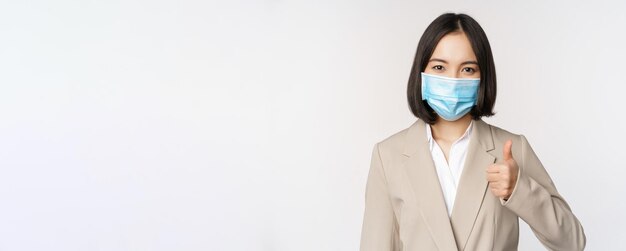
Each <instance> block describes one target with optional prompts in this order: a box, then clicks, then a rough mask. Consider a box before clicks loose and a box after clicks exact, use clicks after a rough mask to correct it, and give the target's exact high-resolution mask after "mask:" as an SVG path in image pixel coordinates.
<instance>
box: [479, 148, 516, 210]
mask: <svg viewBox="0 0 626 251" xmlns="http://www.w3.org/2000/svg"><path fill="white" fill-rule="evenodd" d="M512 146H513V141H511V140H510V139H509V140H507V141H506V143H504V149H503V156H504V158H503V160H502V161H500V162H497V163H494V164H491V165H489V167H488V168H487V181H489V189H490V190H491V192H492V193H493V195H495V196H496V197H499V198H502V199H503V200H507V199H509V197H510V196H511V193H513V189H514V188H515V183H516V182H517V171H518V170H519V167H518V166H517V163H516V162H515V160H514V159H513V154H512V153H511V147H512Z"/></svg>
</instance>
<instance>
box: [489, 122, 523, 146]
mask: <svg viewBox="0 0 626 251" xmlns="http://www.w3.org/2000/svg"><path fill="white" fill-rule="evenodd" d="M485 124H487V125H488V126H489V128H490V131H491V136H492V137H493V140H494V143H498V142H506V141H507V140H509V139H511V140H513V141H515V140H519V139H520V138H521V137H522V135H521V134H517V133H513V132H511V131H509V130H506V129H502V128H500V127H498V126H495V125H492V124H489V123H487V122H485Z"/></svg>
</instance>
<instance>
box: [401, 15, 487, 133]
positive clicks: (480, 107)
mask: <svg viewBox="0 0 626 251" xmlns="http://www.w3.org/2000/svg"><path fill="white" fill-rule="evenodd" d="M459 31H460V32H463V33H465V35H466V36H467V38H468V39H469V41H470V44H471V45H472V49H473V50H474V54H476V60H477V61H478V67H479V70H480V87H479V88H478V97H477V104H476V105H475V106H474V107H472V110H471V111H470V114H471V115H472V119H474V120H478V119H480V118H481V117H482V116H487V117H489V116H492V115H494V113H493V107H494V105H495V102H496V67H495V64H494V62H493V55H492V53H491V46H489V40H487V35H486V34H485V31H483V29H482V28H481V27H480V25H479V24H478V22H476V20H474V19H473V18H472V17H470V16H468V15H466V14H462V13H461V14H455V13H445V14H442V15H441V16H439V17H437V18H436V19H435V20H434V21H433V22H432V23H430V25H428V27H427V28H426V30H425V31H424V34H422V37H421V38H420V41H419V43H418V45H417V51H416V52H415V59H414V61H413V67H411V74H410V76H409V83H408V87H407V98H408V101H409V107H410V108H411V112H412V113H413V115H415V117H418V118H420V119H422V120H424V122H426V123H428V124H431V125H432V124H434V123H435V121H436V118H437V114H436V113H435V112H434V111H433V109H432V108H431V107H430V106H429V105H428V103H426V101H425V100H422V77H421V74H420V73H421V72H423V71H424V70H425V69H426V66H427V65H428V61H429V60H430V57H431V56H432V54H433V52H434V51H435V47H437V44H438V43H439V41H440V40H441V38H442V37H444V36H445V35H447V34H449V33H452V32H459Z"/></svg>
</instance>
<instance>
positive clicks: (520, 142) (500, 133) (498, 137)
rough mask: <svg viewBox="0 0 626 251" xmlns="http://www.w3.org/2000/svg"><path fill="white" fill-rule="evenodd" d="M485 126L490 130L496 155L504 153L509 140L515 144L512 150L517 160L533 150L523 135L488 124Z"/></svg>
mask: <svg viewBox="0 0 626 251" xmlns="http://www.w3.org/2000/svg"><path fill="white" fill-rule="evenodd" d="M485 124H486V125H488V127H489V128H490V131H491V137H492V139H493V143H494V147H495V150H496V153H501V152H502V149H503V147H504V144H505V143H506V141H507V140H509V139H510V140H511V141H512V142H513V147H512V148H511V150H512V152H513V155H514V157H515V158H522V157H523V155H524V154H525V152H527V151H530V150H531V147H530V144H529V143H528V141H527V139H526V137H525V136H524V135H523V134H521V133H514V132H511V131H508V130H506V129H503V128H500V127H498V126H495V125H492V124H487V123H486V122H485Z"/></svg>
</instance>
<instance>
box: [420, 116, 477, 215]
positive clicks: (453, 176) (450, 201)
mask: <svg viewBox="0 0 626 251" xmlns="http://www.w3.org/2000/svg"><path fill="white" fill-rule="evenodd" d="M473 124H474V121H472V122H470V124H469V126H468V127H467V129H466V130H465V133H464V134H463V136H461V137H460V138H459V139H457V140H456V141H455V142H454V143H452V146H451V147H450V153H449V155H448V160H449V162H446V157H445V156H444V154H443V151H442V150H441V148H440V147H439V145H438V144H437V142H436V141H435V140H434V139H433V137H432V131H431V128H430V125H428V124H426V125H427V126H426V135H427V137H428V143H429V144H430V154H431V156H432V157H433V161H434V163H435V169H437V176H439V184H441V191H442V192H443V197H444V200H445V201H446V207H447V209H448V216H452V209H453V208H452V207H453V206H454V199H455V197H456V189H457V185H458V184H459V179H460V178H461V173H463V166H464V165H465V156H466V155H467V148H468V145H469V140H470V135H471V134H472V128H473Z"/></svg>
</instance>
